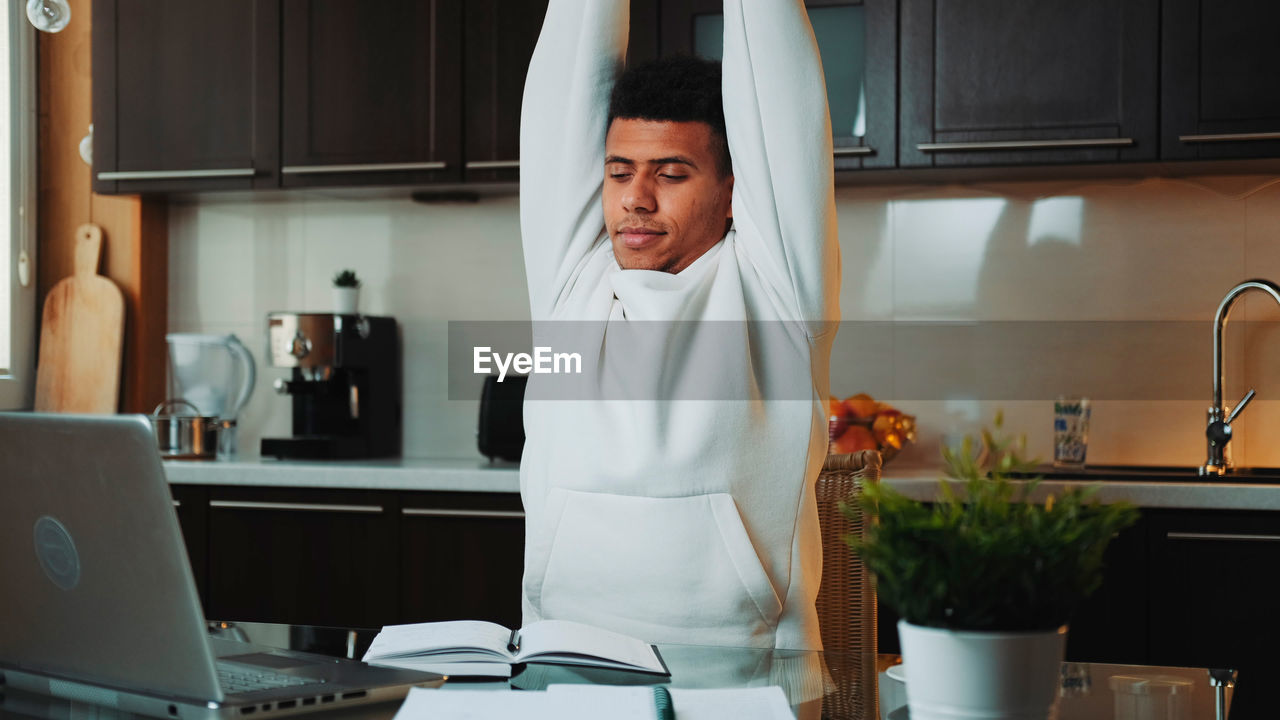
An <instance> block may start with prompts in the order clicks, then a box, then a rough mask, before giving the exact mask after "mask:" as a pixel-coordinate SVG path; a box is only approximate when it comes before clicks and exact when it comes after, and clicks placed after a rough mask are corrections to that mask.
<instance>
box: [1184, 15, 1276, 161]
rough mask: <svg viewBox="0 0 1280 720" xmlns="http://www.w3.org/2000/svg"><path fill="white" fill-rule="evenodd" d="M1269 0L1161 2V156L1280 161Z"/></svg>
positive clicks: (1273, 23)
mask: <svg viewBox="0 0 1280 720" xmlns="http://www.w3.org/2000/svg"><path fill="white" fill-rule="evenodd" d="M1277 26H1280V4H1277V3H1275V2H1273V1H1272V0H1164V18H1163V25H1162V29H1163V36H1162V43H1161V58H1160V62H1161V75H1160V79H1161V95H1162V97H1161V103H1160V110H1161V116H1160V120H1161V138H1160V141H1161V147H1160V149H1161V154H1162V156H1163V157H1165V158H1169V159H1196V158H1249V157H1263V156H1265V157H1277V156H1280V56H1277V54H1276V27H1277Z"/></svg>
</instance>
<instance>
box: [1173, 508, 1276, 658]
mask: <svg viewBox="0 0 1280 720" xmlns="http://www.w3.org/2000/svg"><path fill="white" fill-rule="evenodd" d="M1151 546H1152V552H1151V564H1152V592H1151V627H1152V629H1153V632H1152V636H1151V662H1152V663H1154V664H1157V665H1182V666H1187V667H1238V668H1240V670H1241V671H1242V673H1243V671H1244V670H1246V669H1247V668H1248V666H1250V665H1257V664H1259V663H1272V664H1275V662H1274V657H1275V639H1276V637H1277V635H1278V633H1280V621H1278V620H1277V619H1276V611H1275V604H1276V603H1275V598H1276V596H1277V592H1278V591H1280V583H1278V582H1277V580H1276V577H1277V576H1276V568H1280V514H1278V513H1267V512H1238V511H1209V510H1199V511H1195V512H1174V511H1166V512H1163V513H1159V514H1156V515H1153V517H1152V524H1151ZM1241 679H1242V682H1243V680H1244V678H1243V675H1242V678H1241Z"/></svg>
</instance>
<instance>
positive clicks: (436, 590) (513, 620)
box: [399, 493, 524, 628]
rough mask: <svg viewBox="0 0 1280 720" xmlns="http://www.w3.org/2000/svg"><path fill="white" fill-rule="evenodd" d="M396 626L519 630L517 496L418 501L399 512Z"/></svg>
mask: <svg viewBox="0 0 1280 720" xmlns="http://www.w3.org/2000/svg"><path fill="white" fill-rule="evenodd" d="M400 513H401V519H400V538H401V542H400V573H399V576H400V617H401V621H402V622H426V621H434V620H489V621H491V622H496V623H498V624H500V625H504V626H506V627H510V628H518V627H520V624H521V623H520V580H521V576H522V574H523V571H524V509H523V507H522V506H521V504H520V496H519V495H494V494H479V493H475V494H472V493H417V494H414V495H406V496H405V497H404V504H403V506H402V507H401V509H400Z"/></svg>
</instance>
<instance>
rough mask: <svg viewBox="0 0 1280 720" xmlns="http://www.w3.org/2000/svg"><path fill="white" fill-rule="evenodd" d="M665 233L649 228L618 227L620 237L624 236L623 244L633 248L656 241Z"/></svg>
mask: <svg viewBox="0 0 1280 720" xmlns="http://www.w3.org/2000/svg"><path fill="white" fill-rule="evenodd" d="M663 235H666V233H664V232H661V231H659V230H651V229H649V228H627V227H624V228H618V237H620V238H622V244H623V245H625V246H626V247H628V248H630V249H632V250H637V249H639V248H642V247H644V246H646V245H650V244H652V243H655V242H657V239H658V238H660V237H662V236H663Z"/></svg>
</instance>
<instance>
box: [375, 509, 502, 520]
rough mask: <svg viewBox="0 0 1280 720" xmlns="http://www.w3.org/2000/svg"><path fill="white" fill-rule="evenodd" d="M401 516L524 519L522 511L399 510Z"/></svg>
mask: <svg viewBox="0 0 1280 720" xmlns="http://www.w3.org/2000/svg"><path fill="white" fill-rule="evenodd" d="M400 512H401V514H403V515H406V516H412V517H453V518H456V517H466V518H492V519H499V520H505V519H517V518H523V517H524V511H523V510H431V509H427V508H401V509H400Z"/></svg>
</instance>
